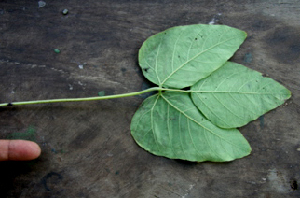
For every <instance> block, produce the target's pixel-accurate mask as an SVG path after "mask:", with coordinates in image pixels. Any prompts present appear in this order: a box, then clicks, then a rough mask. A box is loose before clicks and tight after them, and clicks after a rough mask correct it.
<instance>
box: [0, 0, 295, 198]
mask: <svg viewBox="0 0 300 198" xmlns="http://www.w3.org/2000/svg"><path fill="white" fill-rule="evenodd" d="M45 3H46V5H45V6H41V2H40V6H39V1H37V0H36V1H32V0H31V1H25V0H7V1H4V0H1V1H0V103H2V102H12V101H24V100H32V99H49V98H73V97H87V96H97V95H98V92H102V91H104V92H105V94H106V95H109V94H118V93H126V92H132V91H140V90H142V89H144V88H147V87H149V86H151V84H150V83H149V82H148V81H147V80H146V79H144V78H143V76H142V72H141V70H140V68H139V66H138V62H137V54H138V50H139V48H140V47H141V45H142V43H143V41H144V40H145V39H146V38H147V37H149V36H150V35H153V34H155V33H158V32H160V31H163V30H165V29H167V28H169V27H172V26H177V25H186V24H195V23H205V24H207V23H209V22H213V23H216V24H226V25H229V26H233V27H236V28H239V29H242V30H244V31H246V32H247V33H248V38H247V40H246V41H245V43H244V44H243V45H242V46H241V48H240V50H239V51H238V52H237V53H236V54H235V56H234V57H233V58H232V60H233V61H235V62H237V63H241V64H244V65H246V66H248V67H249V68H252V69H255V70H257V71H260V72H261V73H263V74H265V75H267V76H269V77H271V78H273V79H275V80H277V81H279V82H280V83H282V84H283V85H284V86H286V87H287V88H288V89H289V90H291V91H292V93H293V96H292V98H291V99H290V100H288V101H287V102H286V103H285V104H284V105H282V106H281V107H279V108H277V109H275V110H273V111H271V112H269V113H267V114H266V115H264V116H262V117H261V118H260V119H258V120H256V121H253V122H251V123H249V124H248V125H246V126H245V127H242V128H241V129H240V131H241V132H242V134H243V135H244V136H245V137H246V138H247V139H248V141H249V142H250V144H251V146H252V148H253V152H252V154H251V155H250V156H248V157H246V158H243V159H240V160H236V161H234V162H229V163H211V162H205V163H188V162H184V161H178V160H170V159H166V158H163V157H157V156H154V155H152V154H150V153H148V152H146V151H145V150H143V149H142V148H140V147H139V146H137V144H136V143H135V142H134V141H133V139H132V137H131V135H130V130H129V127H130V120H131V118H132V116H133V114H134V112H135V111H136V109H137V108H138V106H139V105H140V104H141V103H142V101H143V99H144V98H145V97H146V96H145V95H143V96H135V97H130V98H123V99H113V100H106V101H96V102H83V103H71V104H50V105H32V106H23V107H9V108H8V107H3V108H0V138H2V139H9V138H10V139H16V138H21V139H29V140H33V141H36V142H37V143H38V144H39V145H40V147H41V148H42V155H41V157H40V158H38V159H37V160H34V161H31V162H1V163H0V197H21V198H25V197H30V198H31V197H51V198H52V197H101V198H102V197H103V198H104V197H105V198H107V197H120V198H127V197H128V198H132V197H137V198H140V197H141V198H144V197H145V198H152V197H153V198H177V197H178V198H198V197H201V198H202V197H203V198H206V197H216V198H218V197H230V198H235V197H243V198H244V197H251V198H252V197H257V198H277V197H278V198H281V197H300V190H299V189H298V185H299V184H300V165H299V162H300V129H299V120H300V107H299V105H300V88H299V85H300V79H299V77H300V66H299V61H300V58H299V53H300V37H299V35H300V27H299V24H300V14H299V13H300V1H299V0H261V1H256V0H245V1H239V0H235V1H229V0H227V1H217V0H202V1H200V0H191V1H184V0H176V1H175V0H174V1H170V0H151V1H150V0H149V1H145V0H140V1H138V0H99V1H92V0H86V1H80V0H73V1H71V0H63V1H59V0H45ZM63 9H68V10H69V12H68V14H67V15H63V14H62V13H61V12H62V10H63ZM53 49H60V50H61V52H60V53H55V52H54V51H53ZM102 93H103V92H102Z"/></svg>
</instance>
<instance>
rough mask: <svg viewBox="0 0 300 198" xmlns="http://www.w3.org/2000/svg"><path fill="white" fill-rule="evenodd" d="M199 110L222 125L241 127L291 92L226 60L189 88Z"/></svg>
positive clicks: (273, 81)
mask: <svg viewBox="0 0 300 198" xmlns="http://www.w3.org/2000/svg"><path fill="white" fill-rule="evenodd" d="M191 91H192V99H193V101H194V103H195V104H196V105H197V106H198V108H199V110H200V111H201V112H202V113H203V114H204V115H205V117H206V118H207V119H209V120H210V121H211V122H212V123H214V124H215V125H217V126H219V127H222V128H235V127H240V126H243V125H245V124H247V123H248V122H250V121H252V120H255V119H257V118H258V117H259V116H261V115H263V114H264V113H266V112H267V111H269V110H271V109H273V108H275V107H277V106H279V105H281V104H283V103H284V101H285V100H286V99H288V98H290V96H291V92H290V91H289V90H287V89H286V88H285V87H283V86H282V85H280V84H279V83H278V82H276V81H275V80H273V79H271V78H264V77H262V74H261V73H259V72H256V71H254V70H251V69H249V68H247V67H245V66H243V65H240V64H236V63H231V62H227V63H226V64H225V65H224V66H222V67H221V68H220V69H218V70H217V71H215V72H214V73H212V75H211V76H209V77H208V78H206V79H202V80H200V81H199V82H198V83H196V84H195V85H194V86H192V88H191Z"/></svg>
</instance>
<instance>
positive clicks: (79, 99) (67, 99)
mask: <svg viewBox="0 0 300 198" xmlns="http://www.w3.org/2000/svg"><path fill="white" fill-rule="evenodd" d="M152 91H159V92H161V91H175V92H184V91H182V90H175V89H165V88H161V87H153V88H149V89H146V90H144V91H140V92H131V93H125V94H116V95H109V96H97V97H87V98H61V99H50V100H33V101H24V102H12V103H2V104H0V107H1V106H2V107H3V106H15V105H31V104H44V103H56V102H82V101H93V100H106V99H114V98H123V97H129V96H136V95H141V94H143V93H147V92H152Z"/></svg>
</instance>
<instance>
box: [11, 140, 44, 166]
mask: <svg viewBox="0 0 300 198" xmlns="http://www.w3.org/2000/svg"><path fill="white" fill-rule="evenodd" d="M7 141H9V142H8V146H7V159H6V160H11V161H29V160H34V159H36V158H38V157H39V156H40V154H41V148H40V147H39V145H37V143H35V142H32V141H28V140H7Z"/></svg>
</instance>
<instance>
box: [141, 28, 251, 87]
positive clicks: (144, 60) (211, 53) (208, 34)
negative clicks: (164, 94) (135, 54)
mask: <svg viewBox="0 0 300 198" xmlns="http://www.w3.org/2000/svg"><path fill="white" fill-rule="evenodd" d="M245 38H246V33H245V32H243V31H241V30H238V29H235V28H232V27H229V26H225V25H205V24H196V25H187V26H177V27H173V28H170V29H167V30H165V31H163V32H161V33H158V34H156V35H153V36H151V37H149V38H148V39H147V40H146V41H145V42H144V43H143V46H142V47H141V49H140V51H139V64H140V66H141V68H142V70H143V74H144V76H145V77H146V78H147V79H149V80H150V81H152V82H153V83H155V84H157V85H159V86H160V87H166V88H167V87H168V88H178V89H182V88H184V87H188V86H191V85H193V84H195V83H196V82H197V81H198V80H200V79H202V78H205V77H207V76H209V75H210V74H211V73H212V72H213V71H215V70H216V69H218V68H219V67H221V66H222V65H223V64H224V63H225V62H226V61H227V60H228V59H229V58H230V57H231V56H232V55H233V54H234V52H235V51H236V50H237V49H238V48H239V46H240V45H241V43H243V41H244V39H245Z"/></svg>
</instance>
